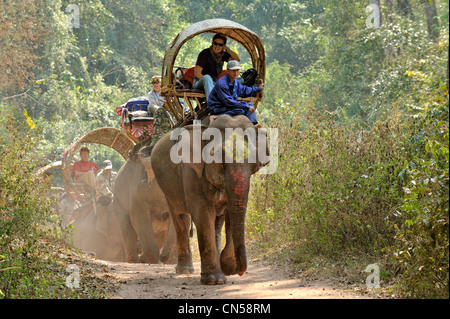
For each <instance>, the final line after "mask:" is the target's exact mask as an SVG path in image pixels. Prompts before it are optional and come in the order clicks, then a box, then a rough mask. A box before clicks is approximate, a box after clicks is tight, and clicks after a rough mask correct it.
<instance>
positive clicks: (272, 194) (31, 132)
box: [0, 0, 449, 299]
mask: <svg viewBox="0 0 450 319" xmlns="http://www.w3.org/2000/svg"><path fill="white" fill-rule="evenodd" d="M211 18H224V19H229V20H232V21H235V22H237V23H240V24H242V25H244V26H245V27H247V28H249V29H250V30H252V31H253V32H255V33H256V34H258V35H259V36H260V37H261V39H262V41H263V43H264V46H265V51H266V62H267V74H266V83H265V90H264V102H262V103H260V104H259V106H258V111H257V112H258V117H259V119H260V122H261V124H262V125H263V127H267V128H277V129H278V136H279V140H278V169H277V171H276V172H275V173H273V174H268V175H256V176H254V177H253V178H252V185H251V194H250V199H249V207H248V210H247V219H246V223H247V225H246V227H247V228H246V229H247V241H248V242H249V245H252V246H253V247H254V249H255V250H256V251H258V253H259V254H261V256H264V257H267V258H268V257H270V256H274V255H276V256H278V258H285V260H287V261H288V262H290V263H293V264H295V265H298V267H307V266H305V265H307V264H308V263H310V264H312V263H314V264H321V263H322V264H325V265H326V266H328V267H331V265H333V267H334V268H333V269H334V271H336V272H338V271H340V270H343V269H349V268H352V267H354V268H358V269H359V271H362V270H364V268H365V266H366V265H368V264H373V263H377V264H379V265H380V268H381V279H382V280H383V282H384V283H385V285H388V284H389V285H390V287H392V288H391V289H393V291H395V293H396V295H397V296H401V297H402V298H448V297H449V295H448V291H449V290H448V289H449V286H448V284H449V239H448V230H449V212H448V210H449V199H448V197H449V109H448V106H449V105H448V99H449V95H448V81H449V80H448V72H449V48H448V44H449V4H448V0H352V1H338V0H312V1H306V0H272V1H268V0H251V1H250V0H227V1H224V0H209V1H205V0H197V1H186V0H177V1H175V0H141V1H137V0H127V1H125V0H79V1H76V2H75V1H72V0H16V1H1V2H0V44H1V50H0V158H1V161H2V165H1V166H0V299H2V298H59V297H57V296H61V295H62V296H65V297H68V298H84V297H86V296H77V295H75V293H74V292H73V291H70V290H69V289H66V288H61V287H62V286H63V285H62V284H61V282H63V281H64V280H65V279H64V267H63V266H62V264H61V262H60V261H59V260H58V254H57V253H55V252H54V251H57V250H58V248H56V247H60V246H65V245H67V234H66V232H64V231H62V230H61V229H60V228H59V227H58V221H57V217H56V216H55V215H54V213H53V210H52V207H53V206H54V205H55V201H56V199H55V198H54V197H49V196H47V194H48V191H49V189H50V186H51V185H50V184H49V183H42V182H40V181H38V180H36V177H35V175H34V172H35V171H36V169H37V168H39V167H41V166H43V165H46V164H48V163H50V162H52V161H56V160H60V159H61V155H62V153H63V152H64V150H65V149H66V147H67V146H69V145H70V144H71V143H73V142H74V141H75V140H76V139H77V138H79V137H80V136H82V135H84V134H86V133H88V132H90V131H92V130H94V129H96V128H99V127H116V128H119V126H120V117H119V116H118V115H117V114H116V110H115V109H116V107H118V106H120V105H121V104H123V103H125V102H126V101H127V100H128V99H130V98H132V97H138V96H146V95H147V94H148V92H149V91H150V90H151V84H150V81H151V78H152V76H154V75H160V74H161V66H162V60H163V57H164V53H165V50H166V48H167V47H168V45H169V44H170V43H171V41H172V40H173V39H174V38H175V36H176V35H177V34H178V32H180V31H181V30H182V29H184V28H185V27H187V26H189V25H191V24H192V23H195V22H198V21H201V20H204V19H211ZM210 41H211V40H210V36H209V35H207V36H201V37H196V38H194V39H192V40H191V41H189V42H188V43H186V44H185V45H184V47H183V49H182V50H181V51H180V53H179V55H178V58H177V65H179V66H185V67H191V66H194V64H195V61H196V58H197V55H198V53H199V48H206V47H208V46H209V43H210ZM229 46H230V48H232V49H233V50H236V51H238V52H239V54H241V57H242V61H241V64H242V65H243V67H244V69H246V68H248V67H250V66H251V60H250V59H249V57H248V56H246V55H245V52H244V51H245V49H244V48H243V47H242V46H240V45H239V44H238V43H230V45H229ZM91 159H92V160H93V161H95V162H99V163H101V161H103V160H104V159H110V160H111V161H112V162H113V166H114V169H115V170H118V169H119V168H120V166H121V165H122V163H123V159H121V157H120V156H119V155H117V154H116V153H114V152H113V151H111V150H109V149H106V148H102V147H99V148H93V151H91ZM55 269H59V270H55ZM55 274H58V275H57V276H55ZM355 276H356V275H355ZM349 280H356V279H354V278H350V279H349ZM90 297H92V296H90ZM97 297H99V296H97Z"/></svg>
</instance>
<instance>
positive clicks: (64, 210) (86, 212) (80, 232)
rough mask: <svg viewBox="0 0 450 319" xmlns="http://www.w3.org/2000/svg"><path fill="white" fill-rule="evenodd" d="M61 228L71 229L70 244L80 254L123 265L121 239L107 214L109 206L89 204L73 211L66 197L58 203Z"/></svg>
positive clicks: (70, 202)
mask: <svg viewBox="0 0 450 319" xmlns="http://www.w3.org/2000/svg"><path fill="white" fill-rule="evenodd" d="M58 206H59V207H58V208H59V211H60V213H61V214H62V216H61V217H62V226H67V225H68V224H71V225H72V226H73V228H74V232H73V244H74V245H75V246H77V247H79V248H80V249H82V250H83V251H86V252H91V253H94V254H95V256H96V257H97V258H101V259H105V260H111V261H125V253H124V248H123V244H122V238H121V237H120V235H119V226H118V223H117V220H116V219H115V216H114V215H113V214H111V213H110V211H111V209H112V204H109V205H107V206H103V205H99V204H97V205H96V206H95V209H94V202H93V201H88V202H87V203H85V204H84V205H82V206H81V207H79V208H77V209H74V206H75V204H74V202H73V200H72V199H71V198H70V197H69V196H63V197H62V198H61V200H60V202H59V205H58Z"/></svg>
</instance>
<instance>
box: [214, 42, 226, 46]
mask: <svg viewBox="0 0 450 319" xmlns="http://www.w3.org/2000/svg"><path fill="white" fill-rule="evenodd" d="M213 44H214V45H218V46H219V47H223V46H224V45H225V44H224V43H217V42H216V41H213Z"/></svg>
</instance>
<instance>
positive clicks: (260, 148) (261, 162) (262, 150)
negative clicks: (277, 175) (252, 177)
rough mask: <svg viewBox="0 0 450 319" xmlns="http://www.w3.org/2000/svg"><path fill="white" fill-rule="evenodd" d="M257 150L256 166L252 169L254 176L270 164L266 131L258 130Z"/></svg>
mask: <svg viewBox="0 0 450 319" xmlns="http://www.w3.org/2000/svg"><path fill="white" fill-rule="evenodd" d="M256 143H257V148H256V152H257V153H256V164H255V165H253V167H252V174H255V173H256V172H257V171H259V169H260V168H261V167H263V166H266V165H267V164H269V161H270V153H269V148H268V145H267V131H266V130H264V129H260V130H258V134H257V141H256Z"/></svg>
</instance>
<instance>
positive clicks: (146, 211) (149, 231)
mask: <svg viewBox="0 0 450 319" xmlns="http://www.w3.org/2000/svg"><path fill="white" fill-rule="evenodd" d="M146 174H147V173H146V170H145V168H144V166H143V165H142V163H141V162H140V161H139V159H137V157H136V156H134V158H133V157H131V158H130V159H129V160H127V162H126V163H125V164H124V165H123V166H122V167H121V169H120V170H119V172H118V174H117V177H116V182H115V188H114V213H115V216H116V218H117V220H118V223H119V228H120V233H121V234H122V240H123V244H124V248H125V253H126V257H127V261H128V262H146V263H158V262H159V261H162V262H164V263H175V262H176V260H177V255H176V253H177V252H176V249H174V247H175V242H176V238H175V236H176V234H175V231H174V228H173V224H172V222H171V218H170V214H169V209H168V207H167V202H166V199H165V197H164V194H163V193H162V191H161V189H160V188H159V186H158V183H157V181H156V180H155V178H154V176H153V173H151V172H150V175H149V176H147V175H146ZM138 239H139V243H140V246H141V250H142V255H141V256H140V258H139V255H138V253H139V252H138V246H137V244H136V243H137V240H138Z"/></svg>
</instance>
